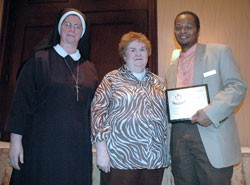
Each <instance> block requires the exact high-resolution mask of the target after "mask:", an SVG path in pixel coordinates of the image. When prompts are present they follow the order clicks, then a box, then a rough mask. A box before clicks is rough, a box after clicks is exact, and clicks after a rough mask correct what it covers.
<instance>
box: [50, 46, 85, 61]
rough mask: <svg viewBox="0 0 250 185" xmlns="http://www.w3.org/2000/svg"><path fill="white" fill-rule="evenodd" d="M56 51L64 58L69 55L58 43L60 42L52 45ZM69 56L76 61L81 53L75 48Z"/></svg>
mask: <svg viewBox="0 0 250 185" xmlns="http://www.w3.org/2000/svg"><path fill="white" fill-rule="evenodd" d="M53 48H54V49H55V50H56V52H57V53H58V54H59V55H60V56H61V57H63V58H65V57H66V56H67V55H69V54H68V53H67V52H66V51H65V49H63V47H62V46H61V45H60V44H57V45H55V46H54V47H53ZM69 56H71V58H72V59H73V60H74V61H78V60H79V59H80V58H81V54H80V52H79V50H78V49H76V52H75V53H73V54H70V55H69Z"/></svg>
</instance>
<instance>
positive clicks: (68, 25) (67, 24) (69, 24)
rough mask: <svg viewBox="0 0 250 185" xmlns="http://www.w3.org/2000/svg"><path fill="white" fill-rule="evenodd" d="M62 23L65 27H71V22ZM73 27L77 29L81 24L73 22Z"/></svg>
mask: <svg viewBox="0 0 250 185" xmlns="http://www.w3.org/2000/svg"><path fill="white" fill-rule="evenodd" d="M63 25H64V26H66V28H71V27H72V23H71V22H65V23H64V24H63ZM73 27H74V28H75V29H76V30H78V29H80V28H81V26H79V25H78V24H74V25H73Z"/></svg>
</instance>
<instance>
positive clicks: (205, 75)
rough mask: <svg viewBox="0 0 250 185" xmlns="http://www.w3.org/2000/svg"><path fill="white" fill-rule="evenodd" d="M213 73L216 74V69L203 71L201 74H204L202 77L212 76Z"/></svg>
mask: <svg viewBox="0 0 250 185" xmlns="http://www.w3.org/2000/svg"><path fill="white" fill-rule="evenodd" d="M215 74H216V71H215V69H214V70H212V71H208V72H205V73H203V76H204V78H206V77H208V76H212V75H215Z"/></svg>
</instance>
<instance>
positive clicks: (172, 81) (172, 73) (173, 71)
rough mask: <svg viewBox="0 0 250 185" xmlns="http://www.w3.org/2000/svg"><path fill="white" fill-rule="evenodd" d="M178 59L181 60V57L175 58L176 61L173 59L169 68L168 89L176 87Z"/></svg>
mask: <svg viewBox="0 0 250 185" xmlns="http://www.w3.org/2000/svg"><path fill="white" fill-rule="evenodd" d="M178 60H179V57H178V58H177V59H175V60H174V61H171V63H170V66H169V70H168V77H167V82H168V83H167V86H168V89H172V88H175V87H176V77H177V69H178Z"/></svg>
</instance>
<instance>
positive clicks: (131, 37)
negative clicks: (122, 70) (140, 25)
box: [119, 31, 152, 62]
mask: <svg viewBox="0 0 250 185" xmlns="http://www.w3.org/2000/svg"><path fill="white" fill-rule="evenodd" d="M133 41H138V42H142V43H144V44H145V46H146V49H147V52H148V56H151V52H152V48H151V44H150V41H149V40H148V38H147V37H146V36H145V35H144V34H142V33H138V32H132V31H131V32H129V33H126V34H124V35H123V36H122V38H121V41H120V43H119V54H120V57H121V59H122V61H123V57H124V56H125V53H126V50H127V49H128V48H127V47H128V45H129V44H130V43H131V42H133ZM123 62H125V61H123Z"/></svg>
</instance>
